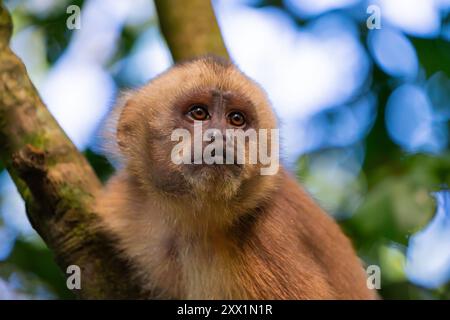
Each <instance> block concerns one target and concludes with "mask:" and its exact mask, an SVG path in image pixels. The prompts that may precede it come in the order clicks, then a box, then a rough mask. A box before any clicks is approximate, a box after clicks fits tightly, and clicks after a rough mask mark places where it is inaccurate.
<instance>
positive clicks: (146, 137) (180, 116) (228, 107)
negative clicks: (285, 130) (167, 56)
mask: <svg viewBox="0 0 450 320" xmlns="http://www.w3.org/2000/svg"><path fill="white" fill-rule="evenodd" d="M131 105H132V106H131ZM275 128H276V121H275V117H274V115H273V113H272V110H271V108H270V106H269V104H268V102H267V99H266V97H265V94H264V93H263V92H262V90H261V89H260V88H259V87H258V86H257V85H256V84H254V83H253V82H252V81H251V80H249V79H248V78H247V77H245V76H244V75H243V74H242V73H241V72H239V71H238V70H237V69H236V68H235V67H234V66H233V65H231V64H228V63H222V62H217V61H215V60H211V61H209V60H206V61H205V60H199V61H194V62H191V63H187V64H184V65H181V66H177V67H175V68H173V69H171V70H169V71H168V72H166V73H165V74H163V75H161V76H160V77H158V78H157V79H155V80H154V81H153V82H151V83H150V84H149V85H147V86H145V87H144V88H142V89H141V90H140V91H138V92H137V94H136V95H135V96H134V97H132V98H131V99H130V100H129V103H128V104H127V106H126V107H125V109H124V110H123V112H122V116H121V120H120V122H119V128H118V129H119V131H118V132H119V133H120V132H121V131H122V132H123V133H127V135H128V137H132V138H131V139H130V138H128V141H122V145H125V149H127V150H128V151H126V152H125V153H127V154H128V157H127V158H128V159H127V160H128V164H129V167H130V168H131V172H132V173H134V174H137V175H139V179H140V180H141V181H143V183H144V184H145V183H149V184H151V185H152V186H156V187H157V188H158V189H159V190H162V191H165V192H167V193H173V194H178V195H181V194H190V193H195V194H206V195H207V196H208V197H211V196H213V197H217V198H230V197H233V196H235V195H236V194H238V193H239V191H240V190H241V189H242V188H243V186H244V185H245V184H249V183H254V182H255V180H257V179H259V177H260V176H261V167H262V164H261V161H259V160H260V156H261V155H262V154H263V153H264V152H266V153H267V152H269V153H270V151H271V149H272V146H271V142H272V140H271V134H272V132H271V131H270V130H271V129H275ZM261 129H264V130H266V131H265V132H264V130H261ZM122 140H124V139H123V138H122ZM125 140H127V139H125ZM133 140H134V141H133ZM120 142H121V137H120V135H119V144H120ZM124 142H126V143H124ZM261 148H263V149H264V150H261Z"/></svg>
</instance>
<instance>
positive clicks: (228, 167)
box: [187, 163, 244, 176]
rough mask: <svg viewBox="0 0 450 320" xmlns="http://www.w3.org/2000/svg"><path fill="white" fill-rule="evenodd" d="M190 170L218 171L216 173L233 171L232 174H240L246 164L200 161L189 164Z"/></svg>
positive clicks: (195, 171) (193, 171)
mask: <svg viewBox="0 0 450 320" xmlns="http://www.w3.org/2000/svg"><path fill="white" fill-rule="evenodd" d="M187 166H188V168H189V170H190V171H191V172H192V173H194V174H195V173H204V172H209V173H212V174H214V173H216V174H227V173H231V174H232V175H235V176H238V175H239V174H240V173H241V172H242V169H243V168H244V166H243V165H242V164H238V163H232V164H226V163H211V164H208V163H200V164H195V163H192V164H189V165H187Z"/></svg>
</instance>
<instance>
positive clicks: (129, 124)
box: [116, 99, 140, 153]
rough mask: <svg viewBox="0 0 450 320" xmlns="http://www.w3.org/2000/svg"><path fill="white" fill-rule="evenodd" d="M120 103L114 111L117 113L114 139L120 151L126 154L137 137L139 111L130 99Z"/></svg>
mask: <svg viewBox="0 0 450 320" xmlns="http://www.w3.org/2000/svg"><path fill="white" fill-rule="evenodd" d="M121 102H122V103H121V104H120V105H119V107H118V108H117V109H116V112H117V113H118V121H117V129H116V139H117V145H118V146H119V149H120V151H121V152H122V153H127V151H129V148H130V145H131V143H130V142H131V141H132V140H134V139H135V137H136V136H137V130H138V126H139V114H140V111H139V110H138V105H137V104H136V103H134V102H133V100H132V99H126V100H125V101H121Z"/></svg>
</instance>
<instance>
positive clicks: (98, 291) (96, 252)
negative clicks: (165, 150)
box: [0, 2, 139, 299]
mask: <svg viewBox="0 0 450 320" xmlns="http://www.w3.org/2000/svg"><path fill="white" fill-rule="evenodd" d="M0 4H1V7H0V158H1V160H2V162H3V163H4V165H5V166H6V169H7V170H8V172H9V173H10V175H11V177H12V178H13V180H14V182H15V184H16V186H17V188H18V190H19V192H20V194H21V195H22V197H23V199H24V200H25V204H26V208H27V214H28V218H29V220H30V221H31V224H32V225H33V227H34V228H35V229H36V231H37V232H38V233H39V235H40V236H41V237H42V238H43V239H44V241H45V243H46V244H47V245H48V246H49V248H50V249H51V250H52V252H53V253H54V255H55V257H56V260H57V262H58V264H59V266H60V267H61V269H62V270H63V271H65V270H66V268H67V266H69V265H72V264H75V265H78V266H79V267H80V268H81V270H82V273H81V276H82V277H81V279H82V289H81V290H76V291H75V293H76V294H77V295H78V296H79V297H82V298H93V299H99V298H132V297H136V296H137V295H138V294H139V290H138V289H137V288H135V287H133V286H132V285H131V281H127V274H128V270H127V268H126V265H125V263H124V262H123V261H119V260H118V258H116V256H115V255H114V251H113V250H112V248H111V246H110V243H111V241H110V240H109V239H107V238H106V236H104V235H102V234H99V233H98V232H96V231H94V228H93V226H94V225H95V221H96V215H95V213H94V212H93V211H92V205H93V200H94V195H95V194H96V192H98V191H99V190H100V188H101V184H100V181H99V180H98V178H97V177H96V175H95V173H94V172H93V170H92V168H91V166H90V165H89V164H88V162H87V161H86V159H85V158H84V157H83V156H82V155H81V154H80V153H79V152H78V151H77V149H76V147H75V146H74V145H73V143H72V142H71V141H70V140H69V139H68V137H67V136H66V135H65V133H64V132H63V130H62V129H61V128H60V127H59V125H58V124H57V122H56V121H55V119H54V118H53V117H52V115H51V114H50V113H49V111H48V110H47V108H46V107H45V106H44V104H43V102H42V100H41V99H40V97H39V95H38V93H37V92H36V89H35V87H34V86H33V84H32V83H31V81H30V79H29V78H28V75H27V71H26V69H25V66H24V65H23V63H22V62H21V61H20V60H19V59H18V58H17V56H16V55H15V54H14V53H13V52H12V51H11V50H10V48H9V47H8V44H9V39H10V37H11V32H12V22H11V17H10V15H9V14H8V12H7V10H6V9H5V8H4V7H3V4H2V3H1V2H0Z"/></svg>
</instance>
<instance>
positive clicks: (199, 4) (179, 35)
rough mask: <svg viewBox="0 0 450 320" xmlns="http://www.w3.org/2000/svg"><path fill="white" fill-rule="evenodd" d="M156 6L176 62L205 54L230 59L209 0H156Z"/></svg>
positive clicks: (162, 29)
mask: <svg viewBox="0 0 450 320" xmlns="http://www.w3.org/2000/svg"><path fill="white" fill-rule="evenodd" d="M155 5H156V10H157V12H158V18H159V24H160V28H161V32H162V34H163V35H164V37H165V39H166V41H167V44H168V45H169V48H170V51H171V52H172V56H173V58H174V60H175V61H181V60H184V59H190V58H194V57H196V56H200V55H205V54H215V55H218V56H221V57H225V58H226V57H228V53H227V49H226V48H225V44H224V43H223V40H222V35H221V33H220V29H219V26H218V24H217V21H216V18H215V15H214V10H213V8H212V5H211V2H210V1H209V0H189V1H186V0H155Z"/></svg>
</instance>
